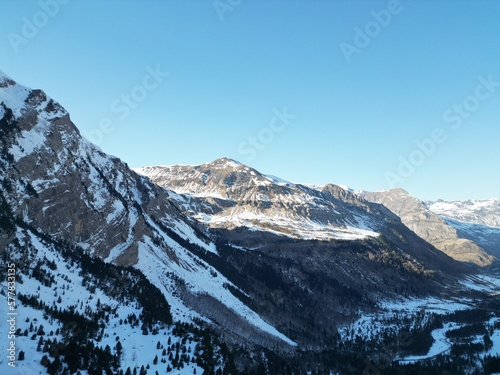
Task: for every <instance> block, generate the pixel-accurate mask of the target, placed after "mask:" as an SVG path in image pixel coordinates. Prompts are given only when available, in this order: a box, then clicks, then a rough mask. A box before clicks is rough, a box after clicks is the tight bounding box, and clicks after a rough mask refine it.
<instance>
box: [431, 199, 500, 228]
mask: <svg viewBox="0 0 500 375" xmlns="http://www.w3.org/2000/svg"><path fill="white" fill-rule="evenodd" d="M426 205H427V206H428V207H429V209H430V210H431V211H432V212H434V213H436V214H438V215H440V216H443V217H448V218H450V219H455V220H458V221H462V222H466V223H475V224H481V225H486V226H489V227H497V228H500V199H498V198H497V199H488V200H466V201H452V202H447V201H443V200H438V201H436V202H426Z"/></svg>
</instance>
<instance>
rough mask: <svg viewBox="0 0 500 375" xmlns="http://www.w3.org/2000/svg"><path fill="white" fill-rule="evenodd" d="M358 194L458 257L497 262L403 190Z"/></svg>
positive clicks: (435, 244)
mask: <svg viewBox="0 0 500 375" xmlns="http://www.w3.org/2000/svg"><path fill="white" fill-rule="evenodd" d="M358 194H360V195H361V196H363V197H365V198H366V199H368V200H369V201H372V202H377V203H380V204H383V205H384V206H386V207H387V208H388V209H390V210H391V211H392V212H394V213H395V214H396V215H398V216H399V217H400V218H401V220H402V221H403V223H404V224H405V225H406V226H407V227H408V228H410V229H411V230H412V231H414V232H415V233H416V234H418V235H419V236H420V237H422V238H423V239H424V240H426V241H428V242H429V243H431V244H433V245H434V246H436V248H438V249H439V250H441V251H443V252H444V253H445V254H447V255H449V256H451V257H452V258H454V259H456V260H459V261H462V262H471V263H475V264H477V265H479V266H487V265H489V264H491V263H492V262H493V261H494V257H493V256H491V255H490V254H488V253H487V252H486V251H485V249H483V248H481V247H480V246H481V245H479V244H478V243H475V242H473V241H471V240H470V239H468V237H462V236H460V235H459V234H458V233H457V230H456V229H455V228H454V226H453V225H450V224H449V223H447V222H446V221H445V220H443V219H442V218H441V217H439V215H437V214H436V213H434V212H432V211H431V210H429V208H428V207H427V206H426V205H425V204H424V203H423V202H422V201H420V200H419V199H417V198H415V197H413V196H411V195H410V194H409V193H408V192H407V191H405V190H403V189H391V190H385V191H378V192H367V191H360V192H358Z"/></svg>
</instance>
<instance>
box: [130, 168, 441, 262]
mask: <svg viewBox="0 0 500 375" xmlns="http://www.w3.org/2000/svg"><path fill="white" fill-rule="evenodd" d="M135 171H136V172H138V173H140V174H143V175H144V176H147V177H149V178H150V179H151V180H152V181H153V182H154V183H156V184H158V185H160V186H163V187H165V188H167V189H170V190H173V191H175V192H176V193H178V194H181V195H179V196H172V199H173V201H175V202H176V205H177V206H178V207H179V209H180V210H181V211H183V212H186V213H187V214H188V215H190V216H191V217H193V218H195V219H196V220H198V221H199V222H200V223H203V224H207V225H208V226H209V227H211V228H214V229H215V228H218V229H226V230H229V231H231V230H234V229H237V228H240V229H241V228H244V229H246V230H249V231H259V232H266V233H272V234H275V235H280V236H284V237H287V238H289V239H302V240H325V241H328V240H330V241H333V240H368V239H378V238H379V237H381V238H387V239H389V240H390V241H391V242H392V243H393V245H394V246H399V247H403V248H404V249H405V251H407V252H408V253H409V254H411V255H412V256H415V257H417V258H418V257H420V258H421V257H426V256H430V257H434V258H433V260H434V261H437V262H439V261H441V260H442V261H444V259H445V258H446V257H440V256H439V255H438V256H436V254H437V253H436V252H435V250H434V249H433V248H432V247H429V246H426V244H425V243H424V242H422V241H420V240H419V239H418V237H417V236H415V234H414V233H413V232H411V231H409V230H408V228H406V226H405V225H403V223H402V222H401V220H400V218H399V217H398V216H397V215H395V214H393V213H392V212H391V211H390V210H388V209H387V208H385V207H384V206H383V205H380V204H376V203H371V202H369V201H367V200H365V199H364V198H363V197H360V196H358V195H356V194H354V193H352V192H351V191H349V190H346V189H345V188H343V187H340V186H337V185H332V184H328V185H325V186H323V187H321V188H314V187H309V186H306V185H302V184H294V183H290V182H287V181H284V180H282V179H279V178H276V177H270V176H267V175H263V174H261V173H260V172H258V171H257V170H255V169H253V168H250V167H248V166H245V165H243V164H240V163H239V162H237V161H234V160H231V159H228V158H221V159H217V160H215V161H213V162H211V163H206V164H201V165H196V166H189V165H178V166H153V167H145V168H137V169H135ZM401 238H404V239H405V241H406V243H408V241H417V242H419V244H420V245H421V246H426V248H427V251H419V252H415V251H414V249H413V248H412V246H408V245H407V244H406V245H405V244H401V240H400V239H401ZM438 258H440V259H439V260H438Z"/></svg>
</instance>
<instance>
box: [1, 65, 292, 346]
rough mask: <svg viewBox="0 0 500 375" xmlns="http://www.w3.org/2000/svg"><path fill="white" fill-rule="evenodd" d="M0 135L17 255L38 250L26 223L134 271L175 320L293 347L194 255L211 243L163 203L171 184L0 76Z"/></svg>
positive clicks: (6, 238) (8, 245)
mask: <svg viewBox="0 0 500 375" xmlns="http://www.w3.org/2000/svg"><path fill="white" fill-rule="evenodd" d="M0 139H1V149H0V172H1V174H0V197H1V199H0V202H1V204H2V208H3V209H2V213H3V215H4V216H5V220H7V221H8V222H10V223H11V224H12V223H14V224H12V225H13V227H12V228H11V229H12V230H11V231H9V232H8V233H4V235H3V236H2V237H1V238H0V247H1V248H2V249H12V252H15V250H14V249H15V248H16V244H18V243H23V242H26V246H30V247H34V248H37V245H36V243H37V241H36V240H35V239H33V240H31V239H30V238H31V237H29V236H28V239H25V238H26V234H25V233H24V229H22V228H23V226H29V228H33V229H32V230H36V231H38V232H40V233H42V234H43V236H47V238H50V239H53V240H54V241H67V242H69V243H71V244H73V245H74V246H78V248H80V249H83V250H84V251H85V252H86V253H87V254H88V255H90V256H93V257H98V258H100V259H102V260H104V261H105V262H108V263H112V264H115V265H117V266H133V267H134V268H136V269H138V270H140V271H141V272H143V273H144V275H146V276H147V277H148V279H149V281H150V282H151V283H153V284H154V285H155V286H156V287H158V288H159V289H160V291H161V292H162V293H163V295H164V296H165V298H167V300H168V302H169V304H170V306H171V309H172V314H173V316H174V320H176V321H181V322H193V321H194V320H196V319H201V320H202V321H206V322H210V323H211V324H213V325H214V326H216V327H220V328H221V330H225V331H228V332H231V334H233V335H236V336H238V337H245V341H248V340H250V341H252V338H253V339H255V340H258V341H259V343H262V342H264V341H266V340H267V342H273V341H275V342H276V343H278V344H279V345H285V346H294V345H295V343H294V342H293V341H292V340H291V339H289V338H288V337H286V336H285V335H284V334H282V333H281V332H279V331H278V330H277V329H276V328H275V327H273V326H271V325H270V324H268V323H267V322H266V321H265V320H264V319H263V318H262V317H261V316H260V315H258V314H257V313H256V312H254V311H253V310H252V309H251V308H249V307H248V306H247V305H246V304H245V303H243V302H242V301H241V300H240V299H239V298H238V297H236V296H235V291H238V288H237V287H236V286H234V284H233V283H232V282H231V281H229V280H228V279H227V278H226V277H225V276H224V275H222V274H220V273H218V272H217V270H216V269H215V268H214V267H213V266H212V265H210V264H209V263H207V261H206V260H204V259H202V258H200V256H198V255H197V254H206V253H212V254H214V256H217V248H216V247H215V245H214V243H213V242H212V241H211V240H210V239H209V238H207V237H206V236H205V235H204V234H203V233H202V232H201V231H199V230H198V229H197V228H196V226H195V225H193V222H192V220H190V219H189V218H187V217H185V216H184V215H183V214H181V213H180V212H179V210H178V209H177V207H175V206H174V205H173V204H172V203H171V202H170V200H171V199H170V194H169V192H168V191H166V190H164V189H162V188H160V187H158V186H157V185H155V184H153V183H151V182H150V181H149V180H148V179H146V178H144V177H142V176H139V175H137V174H136V173H134V172H133V171H131V170H130V169H129V168H128V167H127V165H126V164H125V163H123V162H121V161H120V160H119V159H117V158H115V157H111V156H108V155H106V154H105V153H103V152H102V151H101V150H100V149H99V148H97V147H96V146H94V145H93V144H91V143H89V142H88V141H86V140H85V139H83V138H82V137H81V136H80V134H79V131H78V129H77V128H76V127H75V126H74V124H73V123H72V122H71V119H70V117H69V114H68V113H67V112H66V111H65V110H64V109H63V108H62V107H61V106H60V105H59V104H58V103H57V102H55V101H54V100H53V99H51V98H50V97H48V96H47V95H46V94H45V93H44V92H43V91H41V90H32V89H29V88H27V87H24V86H22V85H19V84H17V83H16V82H15V81H14V80H12V79H11V78H10V77H8V76H6V75H5V74H4V73H0ZM28 261H29V262H32V260H28ZM208 303H210V304H211V305H212V306H213V309H212V311H209V312H207V310H206V306H207V304H208ZM223 312H224V313H223ZM229 318H230V319H231V322H232V323H233V324H228V321H227V319H229Z"/></svg>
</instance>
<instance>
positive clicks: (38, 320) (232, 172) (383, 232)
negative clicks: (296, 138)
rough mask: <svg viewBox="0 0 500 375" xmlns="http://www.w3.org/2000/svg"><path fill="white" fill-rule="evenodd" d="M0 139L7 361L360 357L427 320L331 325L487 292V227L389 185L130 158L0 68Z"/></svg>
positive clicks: (294, 369)
mask: <svg viewBox="0 0 500 375" xmlns="http://www.w3.org/2000/svg"><path fill="white" fill-rule="evenodd" d="M0 141H1V143H0V269H1V270H2V271H3V272H2V273H1V275H2V276H1V279H0V280H1V282H2V284H1V285H2V288H1V293H2V295H4V296H5V297H6V298H7V299H8V298H9V297H10V298H14V300H15V305H13V306H14V308H15V309H16V311H17V312H18V313H19V317H21V316H22V319H21V318H19V319H18V320H17V321H16V331H15V334H16V337H17V341H16V343H15V346H16V348H17V349H16V348H15V350H13V352H15V355H14V356H13V358H14V359H11V358H9V363H11V362H12V363H15V365H16V366H17V367H18V369H19V371H20V372H19V373H26V374H28V373H40V372H48V373H51V374H59V373H77V371H80V372H81V373H88V374H97V373H99V374H101V373H102V372H103V371H104V372H106V373H112V374H122V373H123V374H129V373H134V372H136V373H139V374H144V373H148V371H150V372H151V373H155V372H156V371H158V373H165V372H172V371H175V372H174V373H182V374H188V373H189V374H193V373H206V374H237V373H242V374H265V373H269V374H281V373H283V374H285V373H286V374H291V373H304V372H305V371H309V370H310V369H311V368H319V367H320V366H321V369H322V371H323V372H326V371H327V369H328V371H330V369H332V368H333V369H337V370H336V371H337V372H339V373H362V371H363V366H365V365H364V363H363V360H362V359H363V358H368V357H370V358H372V357H373V358H380V353H379V344H380V342H382V341H383V340H386V341H387V340H389V338H392V339H394V337H395V335H397V334H399V331H402V330H404V331H405V332H412V333H415V334H416V333H419V332H420V330H424V329H426V330H427V331H426V332H427V336H426V337H427V338H428V336H429V335H430V333H429V332H430V331H429V329H431V328H432V327H431V323H432V324H434V323H435V324H437V323H436V321H435V320H436V318H435V317H434V315H431V314H427V315H426V313H425V312H418V313H415V314H414V313H413V312H412V313H408V316H407V317H405V318H404V319H403V318H401V319H400V321H399V322H392V323H390V324H389V323H387V326H386V327H385V328H384V329H380V330H377V331H376V333H377V334H379V335H380V337H379V338H377V340H380V341H377V340H375V339H371V338H369V337H368V336H366V335H365V336H363V335H362V334H361V331H360V332H358V334H354V333H351V334H350V335H349V337H347V336H346V335H344V336H342V335H341V332H344V331H345V329H350V328H348V327H351V325H352V324H353V322H355V321H358V319H366V317H367V316H380V317H382V316H384V315H383V313H386V312H387V309H388V308H387V306H388V304H390V303H393V302H394V301H398V302H397V303H403V301H405V302H413V301H416V300H417V299H418V300H423V301H426V302H425V303H429V301H458V302H457V303H460V304H463V305H464V306H476V305H477V304H481V303H484V304H486V302H484V301H488V304H489V303H490V302H489V299H488V298H490V296H491V295H494V293H493V292H492V290H493V288H494V287H493V286H491V284H492V283H493V282H492V281H491V279H488V278H486V277H487V276H484V274H485V273H487V272H489V271H488V267H485V268H484V269H482V268H480V267H478V265H479V266H487V265H490V264H492V263H493V262H494V261H495V258H493V257H492V256H491V255H490V254H488V253H487V251H490V252H491V253H492V251H491V249H495V248H497V246H498V242H495V241H496V240H495V237H494V235H491V236H490V234H491V233H494V231H492V232H491V233H490V232H488V231H487V230H486V229H485V230H484V231H482V232H480V231H479V229H477V228H476V227H473V228H472V227H471V226H470V225H469V226H467V225H465V224H463V222H459V223H461V224H460V225H461V226H462V227H461V229H460V228H458V227H459V226H460V225H459V224H455V225H454V224H453V223H454V222H457V221H456V220H457V219H451V218H447V219H443V220H442V219H440V218H439V216H437V215H436V214H434V213H432V212H431V211H430V210H429V207H431V208H432V207H433V204H424V203H422V202H420V201H418V200H417V199H415V198H413V197H410V196H409V195H408V194H407V193H405V192H404V191H401V190H395V191H390V192H384V193H367V192H357V193H355V192H352V191H349V190H347V189H345V188H343V187H340V186H337V185H332V184H330V185H326V186H323V187H311V186H306V185H302V184H296V183H291V182H287V181H284V180H281V179H279V178H277V177H272V176H268V175H264V174H261V173H260V172H258V171H256V170H255V169H252V168H250V167H248V166H245V165H243V164H240V163H238V162H236V161H234V160H230V159H227V158H221V159H217V160H215V161H213V162H211V163H206V164H202V165H197V166H168V167H167V166H158V167H147V168H141V169H137V170H136V171H133V170H131V169H130V168H129V167H128V166H127V165H126V164H125V163H124V162H122V161H121V160H119V159H118V158H116V157H112V156H109V155H107V154H105V153H104V152H103V151H102V150H100V149H99V148H98V147H96V146H94V145H93V144H91V143H90V142H88V141H87V140H85V139H84V138H82V136H81V135H80V132H79V131H78V129H77V127H76V126H75V125H74V124H73V123H72V121H71V118H70V115H69V114H68V113H67V112H66V110H65V109H64V108H62V107H61V106H60V105H59V104H58V103H57V102H56V101H54V100H53V99H51V98H50V97H49V96H47V95H46V94H45V93H44V92H43V91H41V90H33V89H30V88H27V87H25V86H22V85H20V84H18V83H17V82H15V81H14V80H13V79H11V78H10V77H8V76H7V75H5V74H4V73H2V72H1V71H0ZM137 172H138V173H137ZM378 202H380V203H383V204H380V203H378ZM486 211H487V212H488V215H490V216H491V217H494V216H495V213H493V211H491V210H489V209H488V210H486ZM486 211H485V212H486ZM452 220H454V221H452ZM484 220H491V219H490V218H488V219H487V218H485V219H484ZM488 222H489V221H488ZM450 225H451V226H450ZM477 225H482V227H481V228H483V227H484V223H480V224H477ZM455 227H456V228H457V229H456V230H455V229H454V228H455ZM484 228H486V227H484ZM487 228H493V227H487ZM464 233H469V234H471V233H475V237H476V240H477V242H476V243H474V242H473V241H474V240H472V239H469V240H468V239H464V238H462V235H463V234H464ZM479 233H480V234H479ZM470 237H473V236H472V234H471V235H470ZM480 237H481V238H482V239H484V241H485V242H488V243H489V244H490V245H491V247H490V250H488V249H487V248H486V247H483V248H481V247H480V246H481V244H480V243H479V238H480ZM453 258H455V259H453ZM457 259H458V260H460V261H457ZM7 270H9V271H8V272H12V271H10V270H15V272H14V273H15V275H16V282H15V283H14V286H13V285H12V284H9V283H8V282H7V281H8V279H7V274H8V272H7ZM488 277H490V276H488ZM478 282H479V284H480V286H479V287H478V286H477V283H478ZM13 287H15V293H14V294H13V296H10V295H9V291H11V289H12V288H13ZM483 289H485V290H487V291H486V292H485V291H483ZM443 303H444V302H443ZM466 304H468V305H466ZM475 304H476V305H475ZM8 306H9V305H8V304H7V303H3V304H0V312H1V313H2V314H3V316H7V313H8V312H9V310H8ZM488 308H490V307H489V305H488ZM377 314H381V315H377ZM388 314H389V313H388ZM391 316H394V315H391ZM377 319H378V318H377ZM387 319H389V318H387ZM391 319H392V318H391ZM485 319H486V318H485ZM391 324H392V325H391ZM346 327H347V328H346ZM398 330H399V331H398ZM374 332H375V331H374ZM420 333H421V332H420ZM374 334H375V333H374ZM6 337H7V335H1V339H0V340H3V341H0V342H2V343H3V344H4V347H6V348H7V347H8V346H7V343H6V342H4V341H5V339H6ZM9 345H10V343H9ZM353 348H356V349H355V350H354V349H353ZM20 351H22V352H23V355H22V356H21V355H20ZM22 357H24V358H22ZM21 358H22V359H21ZM391 358H394V356H392V357H391ZM5 361H6V359H5V358H4V359H0V366H4V365H5V366H9V364H7V363H6V362H5ZM291 364H293V366H292V365H291ZM332 371H333V370H332Z"/></svg>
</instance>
